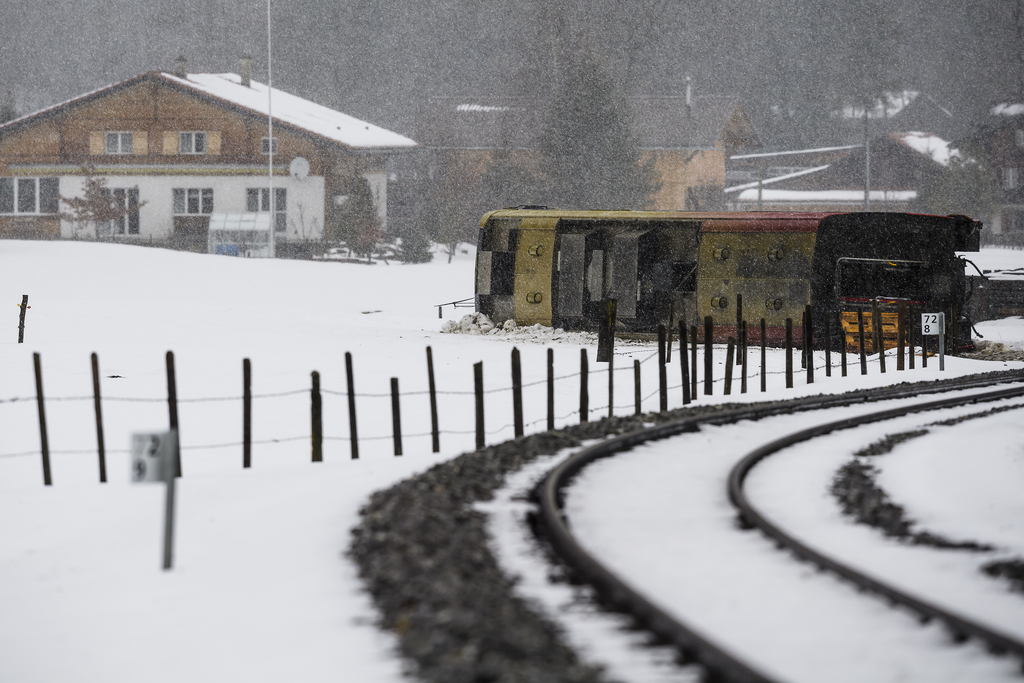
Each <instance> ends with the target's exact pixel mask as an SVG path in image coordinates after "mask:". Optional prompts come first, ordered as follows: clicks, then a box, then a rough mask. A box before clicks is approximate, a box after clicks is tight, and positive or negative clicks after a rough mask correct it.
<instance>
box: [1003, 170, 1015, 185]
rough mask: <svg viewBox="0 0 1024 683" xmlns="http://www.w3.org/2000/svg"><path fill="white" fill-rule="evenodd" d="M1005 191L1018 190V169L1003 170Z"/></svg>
mask: <svg viewBox="0 0 1024 683" xmlns="http://www.w3.org/2000/svg"><path fill="white" fill-rule="evenodd" d="M1003 189H1004V190H1015V189H1017V169H1016V168H1004V169H1003Z"/></svg>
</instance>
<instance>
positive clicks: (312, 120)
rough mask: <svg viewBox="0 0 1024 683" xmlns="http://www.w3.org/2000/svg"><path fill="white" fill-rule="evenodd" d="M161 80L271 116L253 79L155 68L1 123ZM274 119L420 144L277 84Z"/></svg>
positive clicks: (379, 144) (314, 129)
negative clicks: (244, 82)
mask: <svg viewBox="0 0 1024 683" xmlns="http://www.w3.org/2000/svg"><path fill="white" fill-rule="evenodd" d="M153 77H158V78H163V79H165V80H167V81H169V82H171V83H174V84H176V85H178V86H181V87H185V88H189V89H191V90H194V91H196V92H201V93H203V94H204V95H208V96H210V97H213V98H215V99H218V100H221V101H223V102H225V103H227V104H230V105H232V106H235V107H240V108H243V109H247V110H249V111H251V112H253V113H255V114H258V115H260V116H267V90H268V88H267V86H266V85H264V84H263V83H259V82H257V81H250V83H249V87H246V86H244V85H242V77H241V76H239V75H238V74H232V73H223V74H188V75H187V76H186V77H185V78H179V77H177V76H175V75H174V74H170V73H159V72H151V73H148V74H143V75H141V76H134V77H132V78H129V79H127V80H124V81H120V82H118V83H113V84H111V85H105V86H103V87H102V88H97V89H95V90H91V91H89V92H87V93H84V94H82V95H78V96H77V97H73V98H72V99H70V100H65V101H64V102H59V103H57V104H54V105H52V106H50V107H46V108H45V109H41V110H39V111H36V112H33V113H31V114H26V115H25V116H21V117H18V118H16V119H14V120H13V121H8V122H6V123H3V124H0V132H2V131H3V130H5V129H13V128H15V127H16V126H18V125H20V124H23V123H27V122H28V121H29V120H30V119H37V118H38V117H40V116H46V115H52V114H54V113H55V112H57V111H59V110H61V109H64V108H66V107H69V106H73V105H76V104H78V103H83V102H87V101H89V100H91V99H94V98H96V97H98V96H102V95H103V93H104V92H106V91H109V90H112V89H115V88H120V87H123V86H127V85H131V84H134V83H137V82H139V81H141V80H144V79H148V78H153ZM271 97H272V103H271V106H272V107H273V115H274V121H275V122H278V121H281V122H284V123H286V124H288V125H290V126H293V127H295V128H298V129H301V130H304V131H306V132H308V133H312V134H314V135H318V136H320V137H323V138H326V139H328V140H331V141H332V142H337V143H340V144H342V145H346V146H348V147H354V148H361V149H376V148H398V147H416V146H417V143H416V141H415V140H412V139H410V138H407V137H405V136H404V135H399V134H398V133H395V132H393V131H390V130H387V129H385V128H381V127H380V126H376V125H374V124H372V123H369V122H367V121H363V120H361V119H357V118H355V117H354V116H349V115H348V114H343V113H341V112H340V111H335V110H334V109H331V108H329V107H325V106H323V105H321V104H317V103H316V102H311V101H309V100H306V99H303V98H301V97H297V96H296V95H292V94H291V93H287V92H284V91H283V90H278V89H277V88H273V89H272V90H271Z"/></svg>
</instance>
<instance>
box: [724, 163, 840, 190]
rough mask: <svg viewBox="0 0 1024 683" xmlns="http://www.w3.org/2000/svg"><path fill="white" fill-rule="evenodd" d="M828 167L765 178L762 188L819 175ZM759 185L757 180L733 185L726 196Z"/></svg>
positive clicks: (826, 165) (728, 188) (827, 165)
mask: <svg viewBox="0 0 1024 683" xmlns="http://www.w3.org/2000/svg"><path fill="white" fill-rule="evenodd" d="M734 158H735V157H734ZM828 167H829V164H825V165H823V166H815V167H814V168H805V169H803V170H800V171H794V172H792V173H786V174H785V175H779V176H775V177H774V178H765V179H764V180H762V181H760V182H761V186H762V187H764V186H765V185H770V184H772V183H777V182H779V181H782V180H789V179H791V178H799V177H800V176H805V175H809V174H811V173H818V172H819V171H824V170H825V169H826V168H828ZM757 183H758V181H756V180H755V181H753V182H751V183H743V184H742V185H733V186H732V187H727V188H725V192H726V194H728V193H730V192H739V191H741V190H747V189H750V188H752V187H757Z"/></svg>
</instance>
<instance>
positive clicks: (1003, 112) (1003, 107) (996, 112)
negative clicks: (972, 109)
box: [991, 102, 1024, 116]
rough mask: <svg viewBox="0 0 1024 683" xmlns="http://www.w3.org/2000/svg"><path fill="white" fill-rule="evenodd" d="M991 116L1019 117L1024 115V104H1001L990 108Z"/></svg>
mask: <svg viewBox="0 0 1024 683" xmlns="http://www.w3.org/2000/svg"><path fill="white" fill-rule="evenodd" d="M991 113H992V116H1020V115H1021V114H1024V104H1012V103H1009V102H1002V103H1000V104H997V105H996V106H994V107H992V111H991Z"/></svg>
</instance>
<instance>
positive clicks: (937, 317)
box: [921, 313, 946, 335]
mask: <svg viewBox="0 0 1024 683" xmlns="http://www.w3.org/2000/svg"><path fill="white" fill-rule="evenodd" d="M945 331H946V314H945V313H922V314H921V334H925V335H936V334H942V333H943V332H945Z"/></svg>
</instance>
